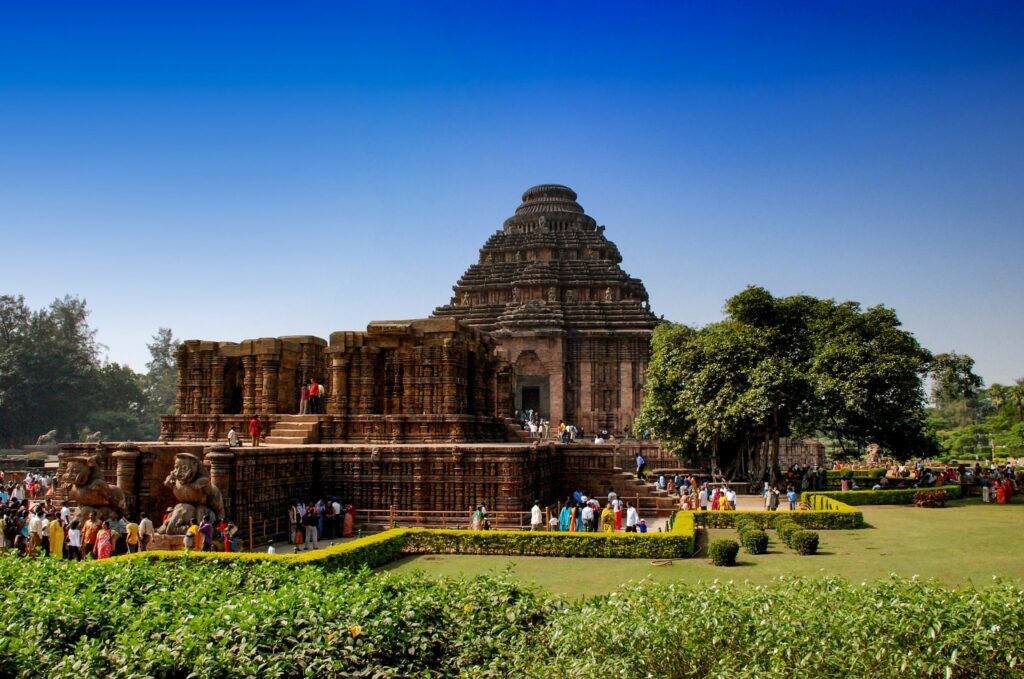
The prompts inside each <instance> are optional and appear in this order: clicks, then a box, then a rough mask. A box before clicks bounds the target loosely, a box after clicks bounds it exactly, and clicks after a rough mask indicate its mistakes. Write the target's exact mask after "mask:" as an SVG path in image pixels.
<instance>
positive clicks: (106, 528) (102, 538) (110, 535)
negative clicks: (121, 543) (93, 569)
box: [93, 521, 118, 559]
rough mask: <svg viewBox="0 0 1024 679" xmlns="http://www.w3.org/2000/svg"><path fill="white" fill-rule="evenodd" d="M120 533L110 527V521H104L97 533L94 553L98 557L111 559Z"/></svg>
mask: <svg viewBox="0 0 1024 679" xmlns="http://www.w3.org/2000/svg"><path fill="white" fill-rule="evenodd" d="M117 538H118V534H117V532H116V531H115V530H113V529H112V528H111V527H110V522H109V521H108V522H104V524H103V525H102V526H101V527H100V530H99V532H98V533H96V545H95V546H94V547H93V554H94V555H95V556H96V558H97V559H109V558H110V557H111V556H112V555H113V554H114V544H115V543H116V542H117Z"/></svg>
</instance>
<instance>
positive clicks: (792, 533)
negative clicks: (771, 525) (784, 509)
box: [775, 517, 819, 556]
mask: <svg viewBox="0 0 1024 679" xmlns="http://www.w3.org/2000/svg"><path fill="white" fill-rule="evenodd" d="M775 530H776V532H778V534H779V539H780V540H782V541H783V542H785V543H786V546H787V547H789V548H790V549H792V550H793V551H795V552H796V553H797V554H800V555H801V556H808V555H810V554H815V553H817V551H818V540H819V538H818V534H817V533H816V532H814V531H813V530H804V529H803V528H802V527H800V526H799V525H797V523H796V522H794V521H791V520H789V519H788V517H787V519H785V520H781V521H778V522H776V525H775Z"/></svg>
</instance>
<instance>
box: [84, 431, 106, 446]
mask: <svg viewBox="0 0 1024 679" xmlns="http://www.w3.org/2000/svg"><path fill="white" fill-rule="evenodd" d="M102 437H103V432H101V431H94V432H93V433H91V434H89V435H87V436H86V437H85V442H86V443H99V442H100V440H101V439H102Z"/></svg>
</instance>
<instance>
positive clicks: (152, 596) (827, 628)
mask: <svg viewBox="0 0 1024 679" xmlns="http://www.w3.org/2000/svg"><path fill="white" fill-rule="evenodd" d="M733 544H734V545H735V543H733ZM573 575H574V573H573V572H572V570H567V573H566V577H573ZM0 582H3V583H4V587H5V591H6V595H7V596H6V598H5V600H4V605H3V606H0V629H3V630H4V632H3V634H0V675H2V676H4V677H8V676H11V677H24V678H26V679H28V678H32V679H35V678H37V677H47V678H50V677H54V678H57V679H63V678H68V679H71V678H74V679H83V678H85V677H104V679H126V678H128V677H161V678H167V679H170V678H173V677H195V678H196V679H205V678H211V679H212V678H214V677H226V678H234V677H254V676H259V677H301V676H309V677H327V678H332V677H357V676H362V677H371V676H373V677H377V676H379V677H412V676H415V677H432V678H436V677H453V676H466V677H510V676H512V677H525V678H527V679H550V678H551V677H582V676H586V677H645V676H650V677H681V676H695V677H706V676H707V677H711V676H716V677H717V676H734V677H787V678H788V677H794V676H808V677H864V676H871V677H879V678H881V677H951V678H952V677H963V678H966V677H1011V676H1018V675H1020V673H1021V669H1020V668H1021V665H1022V663H1024V647H1022V646H1021V644H1020V639H1021V638H1024V591H1022V589H1021V587H1020V585H1019V584H1015V583H1013V582H998V581H997V582H995V583H993V584H992V585H991V586H989V587H987V588H985V589H980V590H979V589H970V588H964V589H950V588H947V587H943V586H941V585H940V584H937V583H933V582H917V581H914V580H908V579H902V578H896V577H893V578H890V579H888V580H883V581H879V582H875V583H871V584H868V585H861V586H851V585H850V584H849V583H847V582H846V581H845V580H842V579H840V578H823V579H816V580H804V579H781V578H780V579H779V580H776V581H773V582H771V583H769V584H767V585H758V586H742V587H732V586H725V585H721V584H718V583H717V582H716V583H711V584H706V585H698V586H683V585H676V584H672V583H664V584H659V585H658V586H657V587H652V586H651V585H650V583H641V584H638V585H636V586H630V587H626V588H624V589H622V590H620V591H618V592H615V593H613V594H611V595H609V596H601V597H593V598H590V599H587V600H585V601H583V600H577V601H571V602H567V601H561V600H559V599H557V598H555V597H553V596H550V595H547V594H544V593H541V592H537V591H536V590H533V589H530V588H527V587H523V586H522V585H519V584H517V583H515V582H513V581H511V580H509V579H508V578H506V577H478V578H473V579H468V580H443V579H442V580H429V579H426V578H422V577H411V578H410V577H398V576H393V575H391V574H388V573H383V574H374V573H370V572H368V571H362V572H351V571H348V570H345V569H341V570H335V569H333V568H331V567H327V566H323V565H307V566H304V567H301V568H298V567H295V566H294V565H290V564H287V563H280V562H271V561H257V560H250V561H231V562H227V561H220V562H218V561H214V560H207V559H189V560H184V559H180V560H175V561H148V560H140V559H136V560H128V561H121V562H115V563H113V564H110V565H108V566H106V567H102V568H100V567H89V566H83V565H80V564H69V563H67V562H64V561H51V560H49V559H42V558H41V559H35V560H30V559H21V558H17V557H14V556H0ZM783 610H784V611H785V614H784V615H771V614H769V613H767V612H771V611H783ZM709 620H711V621H716V622H717V623H721V624H708V621H709ZM581 625H585V629H592V630H600V635H599V637H594V639H595V642H594V643H593V644H592V645H590V646H589V648H588V650H587V651H586V652H581V646H580V644H581V637H580V630H581V629H584V628H581ZM837 626H838V627H841V633H836V630H837Z"/></svg>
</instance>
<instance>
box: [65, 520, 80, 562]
mask: <svg viewBox="0 0 1024 679" xmlns="http://www.w3.org/2000/svg"><path fill="white" fill-rule="evenodd" d="M78 526H79V523H78V521H77V520H75V521H72V522H71V527H70V528H68V560H69V561H70V560H75V561H81V560H82V529H81V528H79V527H78Z"/></svg>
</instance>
